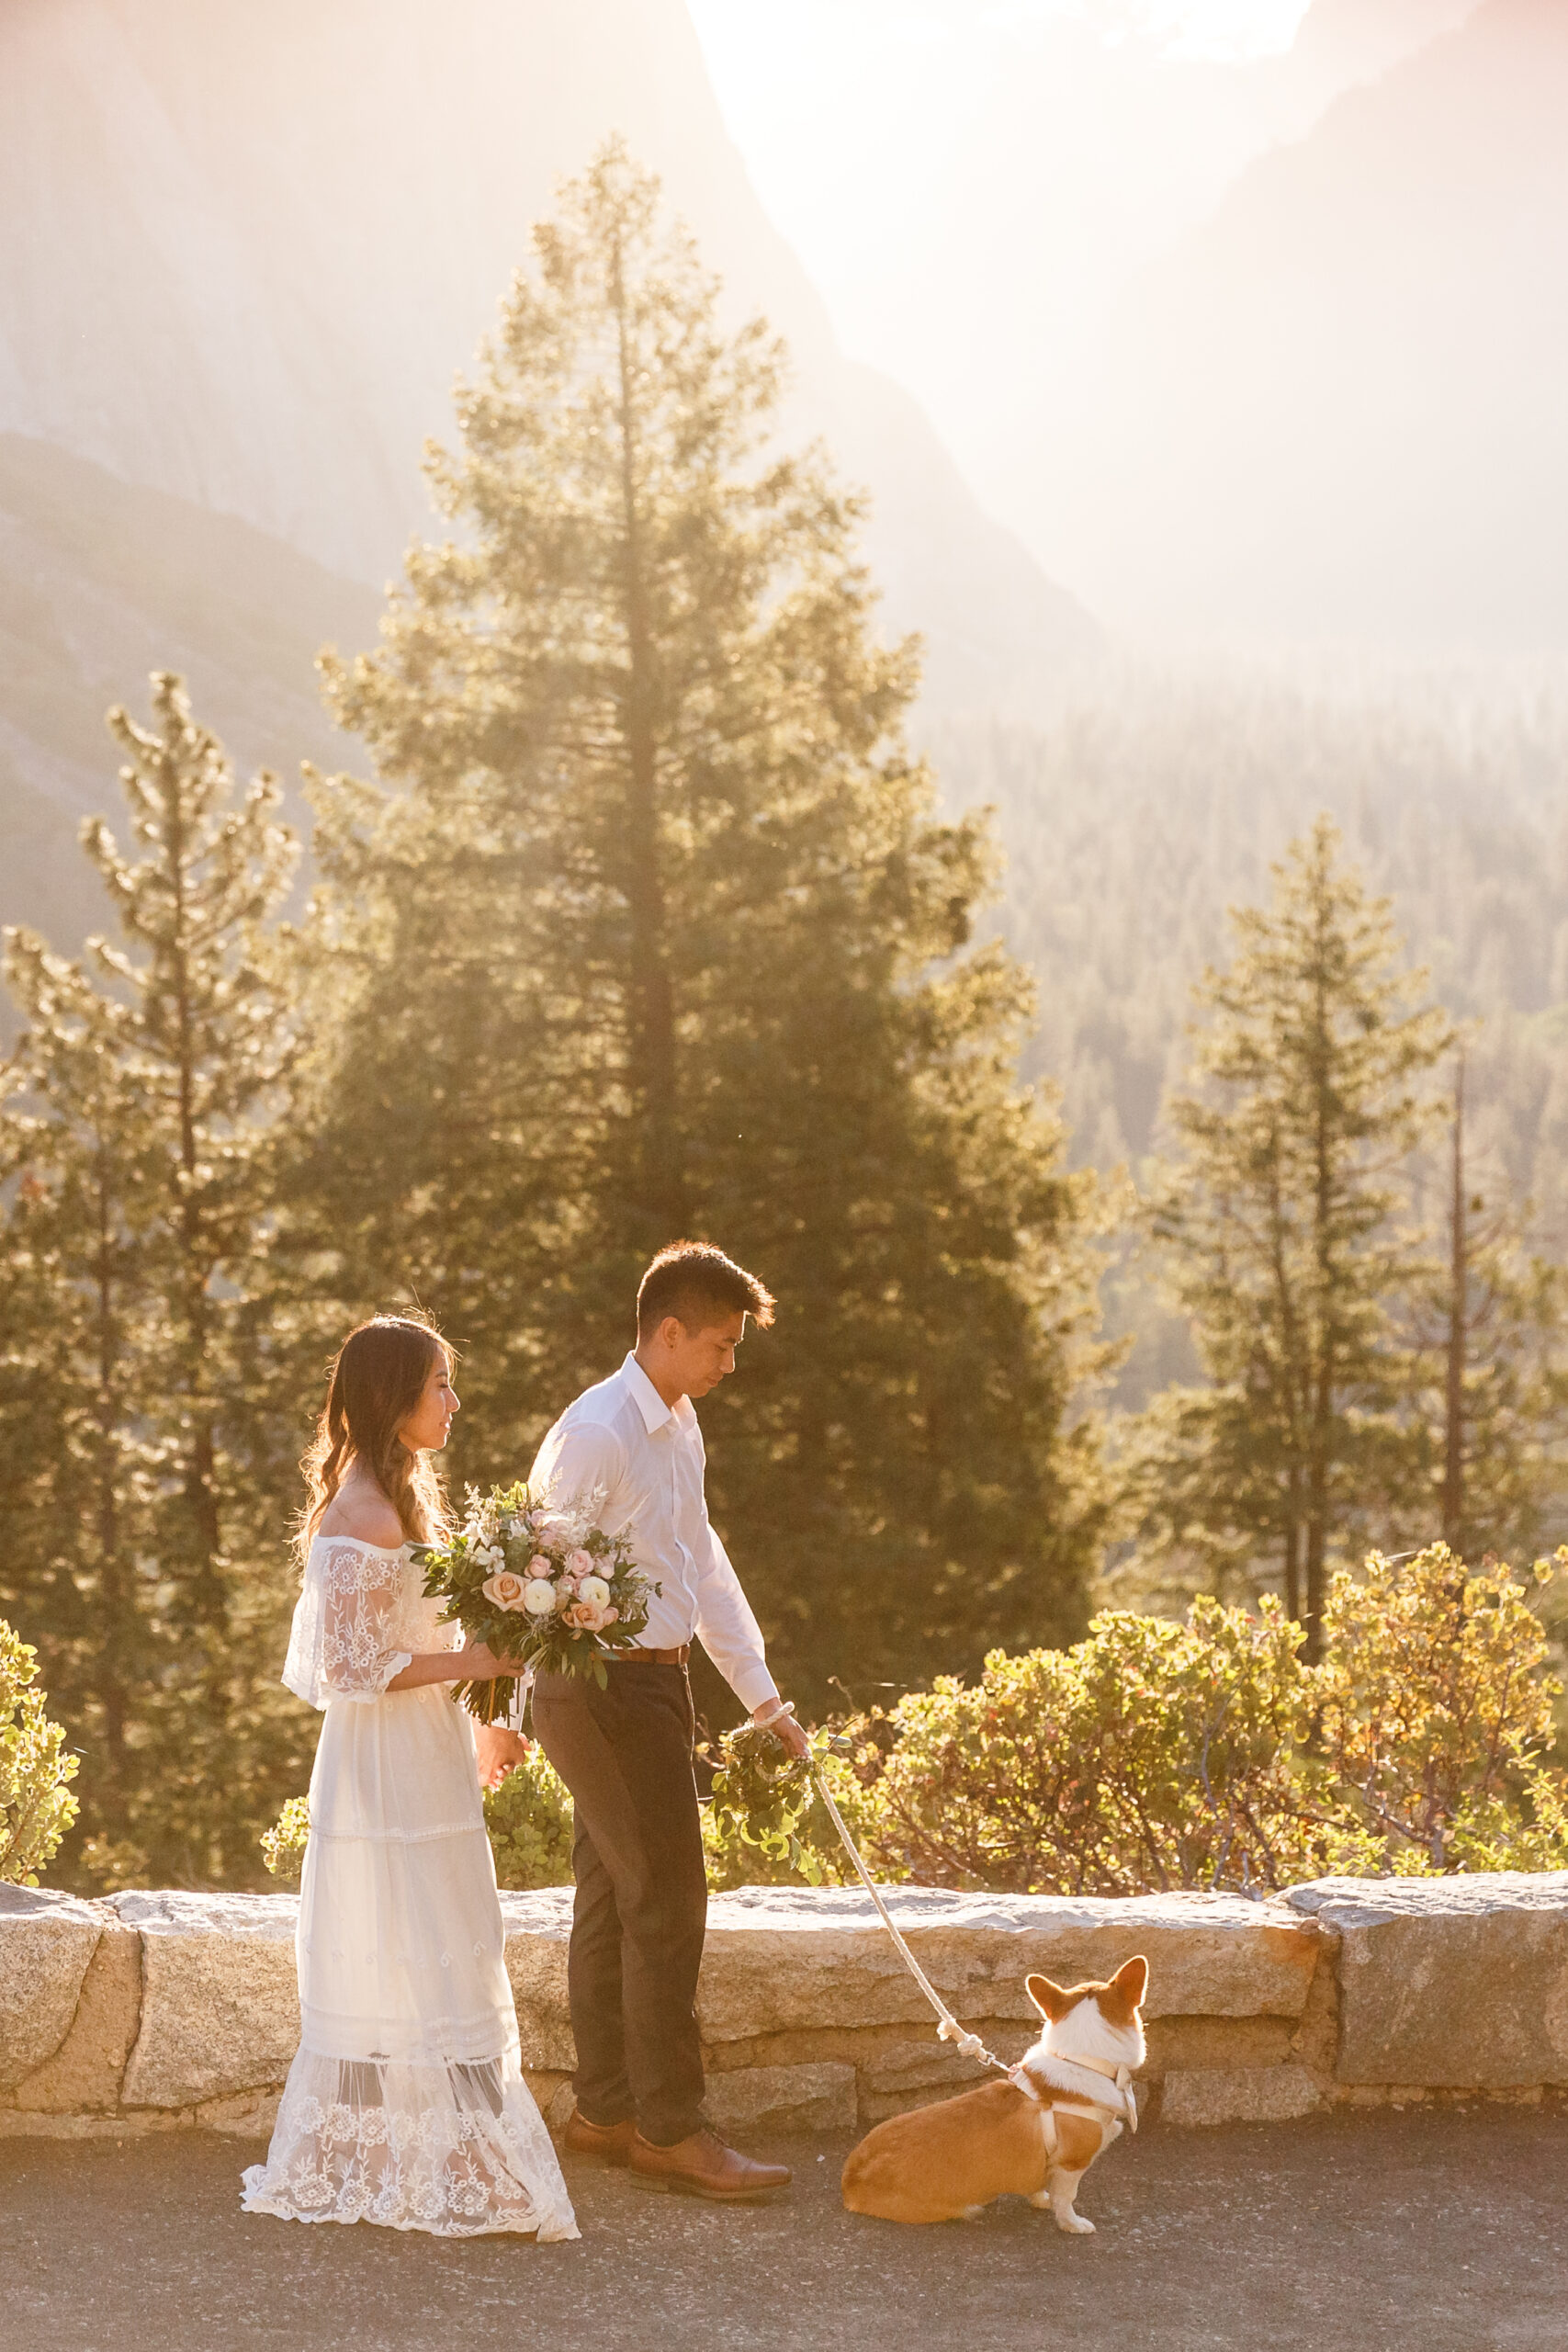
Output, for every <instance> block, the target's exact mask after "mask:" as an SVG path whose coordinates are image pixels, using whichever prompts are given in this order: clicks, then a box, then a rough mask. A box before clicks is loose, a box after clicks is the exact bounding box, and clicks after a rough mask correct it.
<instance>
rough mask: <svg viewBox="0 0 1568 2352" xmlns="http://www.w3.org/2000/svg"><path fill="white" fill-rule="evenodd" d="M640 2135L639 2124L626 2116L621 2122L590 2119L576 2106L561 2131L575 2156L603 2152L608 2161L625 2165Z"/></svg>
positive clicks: (600, 2154)
mask: <svg viewBox="0 0 1568 2352" xmlns="http://www.w3.org/2000/svg"><path fill="white" fill-rule="evenodd" d="M636 2138H637V2125H636V2124H635V2123H634V2122H633V2120H632V2119H631V2117H630V2116H629V2115H628V2116H626V2117H625V2118H624V2119H623V2120H621V2121H620V2122H619V2123H590V2121H589V2120H588V2118H587V2117H586V2115H580V2114H579V2113H578V2110H577V2109H576V2108H575V2107H574V2108H573V2109H572V2110H571V2116H570V2120H569V2121H568V2123H567V2127H566V2130H565V2131H563V2132H562V2133H561V2139H562V2141H563V2143H564V2144H565V2145H566V2146H567V2147H569V2148H570V2150H571V2152H572V2154H573V2155H576V2156H603V2157H604V2162H605V2163H606V2164H607V2165H624V2164H626V2163H627V2162H628V2161H629V2159H630V2156H631V2152H632V2142H633V2141H634V2140H635V2139H636Z"/></svg>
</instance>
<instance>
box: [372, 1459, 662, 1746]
mask: <svg viewBox="0 0 1568 2352" xmlns="http://www.w3.org/2000/svg"><path fill="white" fill-rule="evenodd" d="M597 1499H598V1498H597V1497H595V1496H588V1497H586V1498H582V1497H580V1498H577V1499H576V1500H574V1501H572V1502H570V1503H564V1504H563V1503H558V1502H556V1501H553V1500H552V1499H551V1498H548V1497H547V1496H543V1495H535V1494H533V1493H531V1492H530V1490H529V1488H528V1487H525V1486H523V1485H521V1484H519V1485H516V1486H512V1487H491V1491H490V1493H489V1494H488V1495H481V1494H480V1493H479V1491H478V1489H477V1488H476V1487H469V1489H468V1497H467V1515H466V1517H465V1518H464V1521H463V1524H462V1526H461V1527H460V1528H459V1529H458V1530H457V1533H456V1534H455V1535H453V1536H452V1537H450V1538H449V1540H448V1541H447V1542H446V1543H445V1544H418V1545H416V1546H415V1549H414V1555H413V1556H414V1558H415V1559H416V1560H417V1561H418V1562H419V1565H420V1566H421V1567H422V1568H423V1570H424V1591H425V1598H426V1600H444V1601H445V1602H446V1608H445V1609H444V1611H442V1618H441V1622H442V1623H443V1624H444V1625H451V1624H457V1625H461V1627H462V1629H463V1633H464V1635H465V1637H466V1638H467V1639H468V1641H470V1642H484V1643H486V1644H487V1645H489V1647H490V1648H491V1649H492V1650H494V1651H495V1653H496V1655H497V1657H514V1658H519V1659H521V1660H522V1662H523V1663H524V1664H525V1666H529V1667H532V1668H534V1669H535V1671H536V1672H537V1673H540V1674H578V1675H581V1676H582V1677H584V1679H586V1678H588V1677H590V1676H592V1679H594V1680H595V1681H597V1682H598V1683H599V1684H600V1685H601V1686H603V1684H604V1681H605V1680H606V1679H607V1678H606V1676H605V1672H604V1654H605V1652H606V1651H608V1650H625V1649H630V1648H632V1647H633V1646H634V1645H635V1644H636V1641H637V1635H638V1634H640V1633H641V1631H642V1629H643V1627H644V1626H645V1625H646V1624H647V1623H648V1607H649V1600H651V1599H652V1597H653V1595H654V1593H655V1592H657V1591H658V1589H659V1587H658V1586H657V1585H650V1584H649V1580H648V1578H647V1577H645V1576H643V1575H641V1574H640V1573H639V1571H638V1570H637V1568H636V1567H634V1566H633V1565H632V1556H631V1539H630V1536H629V1534H626V1533H622V1534H620V1535H606V1534H605V1532H604V1529H603V1528H602V1527H597V1526H595V1525H594V1523H593V1511H594V1508H595V1504H596V1502H597ZM516 1690H517V1684H516V1679H515V1678H514V1677H513V1676H512V1675H499V1676H497V1678H496V1679H495V1680H494V1681H493V1682H460V1683H459V1684H458V1685H457V1692H456V1696H457V1698H458V1699H460V1700H462V1701H464V1702H465V1703H466V1704H467V1705H468V1708H469V1710H470V1712H471V1713H474V1714H475V1715H477V1716H478V1717H479V1721H480V1723H486V1724H488V1723H493V1722H494V1721H495V1719H496V1717H497V1716H498V1715H505V1714H509V1713H511V1710H512V1702H513V1698H514V1697H515V1695H516Z"/></svg>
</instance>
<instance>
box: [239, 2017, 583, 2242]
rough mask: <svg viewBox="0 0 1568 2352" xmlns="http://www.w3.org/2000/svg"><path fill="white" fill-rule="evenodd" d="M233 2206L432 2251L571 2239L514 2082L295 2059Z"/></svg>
mask: <svg viewBox="0 0 1568 2352" xmlns="http://www.w3.org/2000/svg"><path fill="white" fill-rule="evenodd" d="M241 2203H242V2206H243V2210H244V2211H246V2212H247V2213H271V2214H275V2215H276V2217H277V2218H278V2219H279V2220H281V2221H293V2222H379V2223H380V2224H382V2226H384V2227H385V2228H388V2229H394V2230H425V2231H428V2232H430V2233H431V2234H432V2235H434V2236H436V2237H478V2236H481V2235H483V2234H485V2233H491V2232H497V2231H513V2232H517V2233H521V2234H525V2235H528V2236H536V2237H537V2238H538V2239H539V2241H540V2242H541V2244H555V2243H558V2242H559V2241H561V2240H564V2239H569V2238H575V2237H576V2236H577V2235H578V2228H577V2222H576V2220H575V2218H574V2216H573V2214H572V2210H571V2203H570V2199H569V2198H568V2196H567V2193H566V2187H565V2184H564V2182H563V2181H562V2180H561V2177H560V2169H559V2166H558V2165H557V2162H556V2155H555V2150H554V2148H553V2147H552V2146H551V2144H550V2140H549V2134H548V2133H547V2131H546V2130H545V2127H544V2124H543V2121H542V2120H541V2119H540V2116H539V2113H538V2109H536V2107H535V2106H534V2103H533V2101H532V2099H531V2098H529V2096H528V2093H527V2090H526V2089H525V2086H524V2085H523V2082H522V2080H521V2077H520V2075H518V2074H517V2072H516V2068H515V2061H513V2064H511V2065H510V2066H509V2065H507V2064H505V2062H503V2061H497V2060H492V2061H491V2062H489V2063H488V2064H478V2065H449V2066H444V2067H439V2068H436V2067H410V2066H384V2065H378V2064H374V2063H367V2062H357V2061H354V2060H339V2059H329V2058H321V2057H318V2056H315V2055H314V2054H313V2053H310V2052H304V2051H301V2052H299V2056H298V2057H297V2058H296V2060H295V2062H294V2065H293V2068H292V2069H291V2070H290V2075H289V2080H288V2086H287V2088H286V2089H285V2091H284V2094H283V2100H282V2104H281V2106H280V2107H279V2109H278V2114H277V2122H276V2127H275V2129H274V2131H273V2136H272V2145H271V2147H270V2148H269V2149H268V2151H267V2159H266V2162H265V2165H252V2166H251V2167H250V2169H249V2170H248V2171H247V2172H246V2174H245V2175H244V2194H243V2197H242V2199H241Z"/></svg>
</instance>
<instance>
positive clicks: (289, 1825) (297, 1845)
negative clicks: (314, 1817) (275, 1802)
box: [261, 1797, 310, 1886]
mask: <svg viewBox="0 0 1568 2352" xmlns="http://www.w3.org/2000/svg"><path fill="white" fill-rule="evenodd" d="M309 1837H310V1801H309V1799H308V1798H305V1797H290V1798H289V1800H288V1804H286V1805H285V1806H284V1808H283V1811H282V1812H281V1813H280V1814H279V1815H278V1816H277V1819H276V1821H275V1822H274V1823H273V1825H272V1827H271V1828H270V1829H264V1830H263V1832H262V1838H261V1849H262V1860H263V1861H264V1862H265V1864H266V1866H267V1869H268V1870H269V1871H271V1872H272V1875H273V1877H274V1878H280V1879H281V1880H282V1881H283V1883H284V1884H285V1885H286V1886H298V1885H299V1873H300V1871H302V1870H303V1869H304V1867H305V1841H306V1839H307V1838H309Z"/></svg>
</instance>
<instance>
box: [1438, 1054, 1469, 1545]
mask: <svg viewBox="0 0 1568 2352" xmlns="http://www.w3.org/2000/svg"><path fill="white" fill-rule="evenodd" d="M1469 1339H1470V1220H1469V1217H1468V1216H1467V1215H1466V1211H1465V1198H1464V1057H1463V1055H1462V1054H1461V1057H1460V1060H1459V1067H1458V1069H1457V1071H1456V1073H1455V1077H1454V1118H1453V1166H1452V1191H1451V1193H1450V1200H1449V1330H1448V1349H1447V1363H1446V1366H1445V1379H1444V1384H1443V1541H1444V1543H1445V1544H1447V1545H1448V1547H1449V1549H1450V1552H1458V1553H1462V1551H1463V1550H1464V1500H1465V1498H1464V1468H1465V1464H1464V1374H1465V1360H1466V1356H1467V1354H1468V1351H1469Z"/></svg>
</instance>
